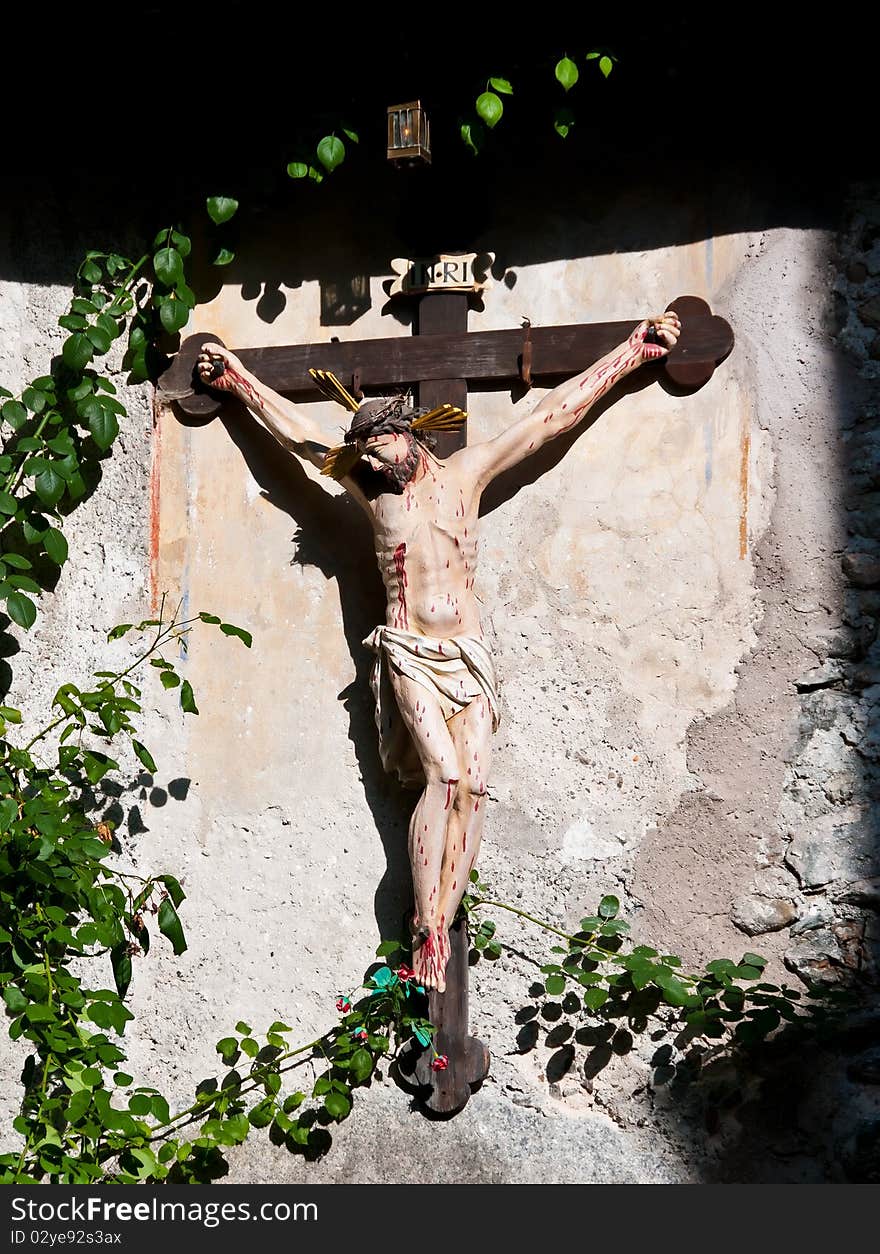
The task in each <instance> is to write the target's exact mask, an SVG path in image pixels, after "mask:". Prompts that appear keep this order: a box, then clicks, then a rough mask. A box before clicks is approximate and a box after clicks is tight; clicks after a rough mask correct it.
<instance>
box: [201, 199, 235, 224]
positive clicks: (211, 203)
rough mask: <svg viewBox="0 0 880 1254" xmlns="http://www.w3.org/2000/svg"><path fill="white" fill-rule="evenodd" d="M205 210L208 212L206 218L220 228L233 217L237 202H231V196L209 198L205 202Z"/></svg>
mask: <svg viewBox="0 0 880 1254" xmlns="http://www.w3.org/2000/svg"><path fill="white" fill-rule="evenodd" d="M205 208H206V209H207V210H208V217H209V218H210V219H211V221H212V222H216V223H217V225H218V226H222V225H223V223H224V222H228V221H229V219H230V218H231V217H232V216H233V215H234V213H235V211H236V209H237V208H238V201H237V200H233V199H232V197H231V196H209V197H208V199H207V200H206V201H205Z"/></svg>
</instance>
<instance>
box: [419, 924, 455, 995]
mask: <svg viewBox="0 0 880 1254" xmlns="http://www.w3.org/2000/svg"><path fill="white" fill-rule="evenodd" d="M413 929H414V930H413V950H412V953H413V960H412V965H413V970H414V971H415V973H416V979H417V980H418V982H419V983H420V984H422V985H423V986H424V987H425V988H436V989H437V991H438V993H442V992H444V991H445V989H446V964H447V962H448V961H449V932H448V930H447V929H446V928H437V927H428V926H425V925H424V924H422V925H421V926H417V925H416V924H415V923H414V924H413Z"/></svg>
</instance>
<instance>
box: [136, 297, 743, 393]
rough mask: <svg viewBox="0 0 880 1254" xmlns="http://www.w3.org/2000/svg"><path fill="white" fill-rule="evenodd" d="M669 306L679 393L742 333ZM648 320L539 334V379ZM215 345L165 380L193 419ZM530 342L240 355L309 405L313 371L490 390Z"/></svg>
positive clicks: (428, 341) (393, 340) (512, 374)
mask: <svg viewBox="0 0 880 1254" xmlns="http://www.w3.org/2000/svg"><path fill="white" fill-rule="evenodd" d="M668 308H670V309H675V310H676V312H677V313H678V314H679V317H680V318H681V323H682V332H681V338H680V340H679V342H678V344H677V345H676V347H675V349H674V350H673V351H672V352H671V353H670V354H669V356H668V357H666V358H664V359H663V363H662V364H663V368H664V369H665V370H666V372H667V374H668V375H669V377H670V378H671V379H672V380H673V381H674V382H676V383H678V384H679V385H680V386H682V387H689V388H696V387H699V386H701V385H702V384H703V383H705V382H706V381H707V379H708V378H710V377H711V374H712V372H713V371H714V369H715V367H716V365H718V364H719V363H720V362H721V361H723V360H724V358H725V357H726V356H727V355H728V354H729V353H730V351H731V349H732V348H733V331H732V330H731V328H730V325H729V324H728V323H727V322H726V321H725V320H724V319H723V318H720V317H717V316H715V315H713V314H712V313H711V311H710V309H709V306H708V305H707V304H706V302H705V301H703V300H701V299H700V298H699V297H693V296H688V297H680V298H679V299H678V300H677V301H671V302H670V304H669V306H668ZM639 321H640V319H634V320H632V321H629V322H593V323H578V324H572V325H568V326H556V327H532V328H531V329H530V331H529V336H530V340H531V378H532V379H533V380H538V379H545V378H546V379H547V380H548V381H549V380H551V379H553V378H554V377H555V378H558V377H559V376H568V375H573V374H576V373H578V372H579V371H581V370H584V369H585V368H586V367H587V366H588V365H590V364H591V363H592V362H593V361H595V360H596V359H597V358H599V357H602V356H603V355H604V354H605V353H607V352H610V351H611V349H612V348H614V347H615V346H616V345H618V344H620V343H621V342H622V341H623V340H625V339H626V338H627V336H628V335H629V334H630V333H631V331H632V330H633V328H634V327H635V326H636V325H637V324H638V322H639ZM212 338H215V337H211V336H210V335H204V334H203V335H198V336H191V337H190V338H189V339H187V340H185V341H184V343H183V345H182V346H181V349H180V352H179V353H178V355H177V357H176V358H175V360H174V362H173V364H172V365H171V367H170V368H169V370H167V371H166V372H165V374H164V375H163V376H162V377H161V379H160V380H159V391H160V395H161V394H163V393H164V394H165V396H166V397H167V398H168V399H174V400H177V401H178V402H179V403H180V406H181V409H183V411H184V412H185V413H186V414H189V415H191V416H192V417H202V418H207V417H210V416H211V415H212V414H214V413H216V412H217V410H218V409H219V408H220V405H221V403H222V402H221V401H220V400H219V398H217V397H216V396H215V395H212V394H210V393H207V392H204V391H202V390H201V385H200V384H199V383H198V382H197V380H196V379H195V377H194V373H193V372H194V367H195V360H196V357H197V355H198V351H199V348H200V347H201V345H202V344H203V343H205V342H206V341H209V340H211V339H212ZM524 343H525V334H524V332H523V331H522V330H521V329H517V330H511V331H470V332H457V333H454V334H440V335H413V336H410V335H404V336H390V337H383V338H380V339H371V340H358V341H350V342H347V343H331V344H299V345H294V346H278V347H272V348H245V349H235V350H234V351H235V353H236V356H238V357H239V358H240V359H241V362H242V364H243V365H244V366H245V368H246V369H247V370H249V371H250V372H251V373H252V374H255V375H256V376H257V377H258V378H259V379H260V380H261V381H262V382H263V383H265V384H266V385H267V386H268V387H271V388H273V389H274V390H275V391H276V392H282V393H284V394H285V395H289V396H294V397H297V398H298V399H300V400H319V399H321V395H320V393H319V392H318V391H317V390H316V388H315V385H314V384H313V382H312V380H311V378H310V377H309V373H308V372H309V370H310V369H311V368H315V369H319V370H332V371H333V373H334V374H336V375H338V376H339V378H340V379H341V380H342V382H343V383H347V382H350V380H351V378H352V376H353V375H354V373H355V371H356V370H357V371H359V373H360V383H361V387H362V388H364V389H366V390H367V391H376V390H382V389H386V388H402V387H403V386H404V385H408V384H413V383H418V382H424V381H428V380H432V379H448V378H449V377H450V374H451V373H453V374H455V376H456V377H458V378H463V379H466V380H467V381H468V383H469V384H473V385H475V386H476V387H479V386H480V384H481V383H482V384H486V383H488V382H505V381H511V382H512V381H515V380H516V379H519V378H521V377H522V361H523V349H524Z"/></svg>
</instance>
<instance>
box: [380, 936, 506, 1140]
mask: <svg viewBox="0 0 880 1254" xmlns="http://www.w3.org/2000/svg"><path fill="white" fill-rule="evenodd" d="M449 948H450V954H449V962H448V963H447V966H446V992H445V993H438V992H437V991H436V989H432V990H431V991H430V993H429V994H428V1018H429V1019H430V1020H431V1022H432V1023H433V1024H434V1026H435V1028H436V1029H437V1031H436V1032H435V1034H434V1049H433V1050H431V1049H422V1047H421V1046H420V1045H419V1044H418V1043H417V1042H416V1041H410V1042H408V1043H407V1045H406V1046H404V1048H403V1050H402V1051H401V1053H400V1057H399V1058H398V1066H399V1068H400V1073H401V1076H402V1077H403V1079H404V1082H405V1083H406V1085H407V1087H408V1088H410V1089H412V1090H413V1092H414V1093H415V1095H416V1097H417V1099H418V1100H419V1101H420V1102H421V1105H422V1106H423V1108H424V1109H425V1111H426V1113H428V1112H430V1113H431V1114H432V1115H435V1116H439V1117H446V1118H451V1117H452V1116H453V1115H457V1114H458V1112H459V1111H460V1110H463V1109H464V1107H465V1106H466V1105H467V1103H468V1100H469V1098H470V1096H471V1093H472V1092H473V1090H474V1089H475V1088H476V1087H477V1085H479V1084H481V1083H482V1081H483V1080H485V1078H486V1076H487V1075H488V1074H489V1050H488V1049H487V1047H486V1046H485V1045H484V1043H483V1042H482V1041H481V1040H478V1039H477V1037H475V1036H469V1035H468V1030H467V1029H468V949H469V945H468V934H467V926H466V924H465V921H464V919H458V920H457V921H456V922H455V923H454V924H453V925H452V927H451V928H450V929H449ZM434 1051H436V1053H438V1054H445V1055H446V1058H447V1059H448V1066H447V1068H446V1070H445V1071H434V1070H433V1069H432V1067H431V1063H432V1061H433V1059H434Z"/></svg>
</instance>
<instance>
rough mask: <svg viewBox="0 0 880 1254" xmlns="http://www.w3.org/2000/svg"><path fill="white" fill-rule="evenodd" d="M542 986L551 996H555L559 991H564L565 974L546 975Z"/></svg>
mask: <svg viewBox="0 0 880 1254" xmlns="http://www.w3.org/2000/svg"><path fill="white" fill-rule="evenodd" d="M544 987H545V988H546V990H547V992H548V993H549V994H550V996H551V997H557V996H558V995H559V994H560V993H562V992H564V991H565V976H564V975H548V976H547V979H546V980H545V981H544Z"/></svg>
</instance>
